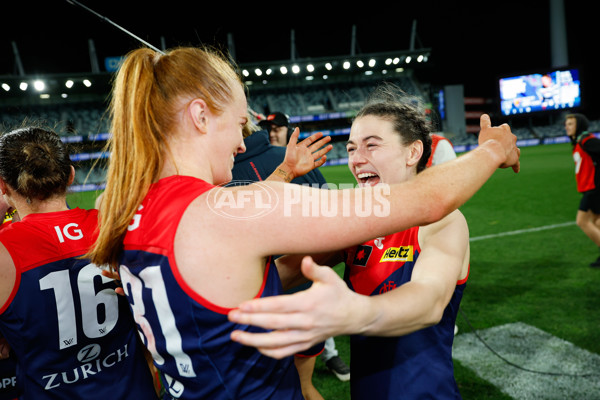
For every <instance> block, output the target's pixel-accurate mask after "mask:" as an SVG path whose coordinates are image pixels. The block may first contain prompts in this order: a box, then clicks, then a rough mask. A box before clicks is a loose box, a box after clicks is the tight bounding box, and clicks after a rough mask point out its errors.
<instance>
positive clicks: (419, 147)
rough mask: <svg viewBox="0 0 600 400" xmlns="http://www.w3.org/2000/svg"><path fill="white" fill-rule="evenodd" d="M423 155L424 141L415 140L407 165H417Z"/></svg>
mask: <svg viewBox="0 0 600 400" xmlns="http://www.w3.org/2000/svg"><path fill="white" fill-rule="evenodd" d="M421 157H423V142H422V141H420V140H415V141H414V142H412V143H411V145H410V148H409V150H408V156H407V159H406V165H408V166H409V167H412V166H414V165H417V164H418V163H419V160H420V159H421Z"/></svg>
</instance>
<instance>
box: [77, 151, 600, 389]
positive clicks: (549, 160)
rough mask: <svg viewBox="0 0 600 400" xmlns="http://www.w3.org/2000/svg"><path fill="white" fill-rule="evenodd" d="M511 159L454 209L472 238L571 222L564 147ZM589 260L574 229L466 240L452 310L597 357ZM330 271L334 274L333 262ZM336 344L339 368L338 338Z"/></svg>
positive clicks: (322, 372) (599, 303)
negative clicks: (544, 335)
mask: <svg viewBox="0 0 600 400" xmlns="http://www.w3.org/2000/svg"><path fill="white" fill-rule="evenodd" d="M521 154H522V156H521V172H520V173H519V174H515V173H513V172H512V170H498V171H497V172H496V173H495V174H494V175H493V176H492V177H491V178H490V180H489V181H488V182H487V183H486V184H485V185H484V186H483V187H482V188H481V190H479V191H478V192H477V193H476V195H475V196H473V198H472V199H470V200H469V201H468V202H467V203H466V204H465V205H464V206H463V207H461V211H462V212H463V214H464V215H465V217H466V218H467V221H468V223H469V229H470V235H471V239H472V240H473V239H477V238H479V237H481V236H484V235H495V234H500V233H504V232H512V231H518V230H527V229H531V228H538V227H545V226H550V225H554V224H563V223H571V222H573V221H574V219H575V213H576V210H577V206H578V203H579V199H580V195H579V194H578V193H577V191H576V189H575V179H574V164H573V161H572V158H571V147H570V145H569V144H555V145H546V146H538V147H526V148H523V149H521ZM321 170H322V172H323V174H324V175H325V177H326V179H327V180H328V182H331V183H337V184H340V183H354V180H353V178H352V176H351V175H350V173H349V171H348V168H347V167H346V166H331V167H323V168H321ZM94 198H95V193H93V192H91V193H78V194H72V195H70V197H69V204H70V205H71V206H76V205H77V206H80V207H84V208H90V207H93V200H94ZM599 254H600V253H599V252H598V249H597V248H596V246H594V245H593V243H592V242H591V241H590V240H589V239H588V238H587V237H586V236H585V235H584V234H583V233H582V232H581V231H580V229H579V228H578V227H577V226H576V225H574V224H569V225H567V226H562V227H556V228H553V229H546V230H540V231H533V232H523V233H520V234H515V235H508V236H500V237H495V238H489V239H481V240H474V241H472V242H471V273H470V276H469V280H468V283H467V288H466V290H465V294H464V298H463V301H462V304H461V311H462V312H464V314H465V315H466V316H467V317H468V320H469V321H470V324H472V326H473V328H474V329H485V328H489V327H493V326H498V325H503V324H507V323H511V322H518V321H521V322H525V323H527V324H529V325H533V326H535V327H537V328H539V329H542V330H544V331H546V332H548V333H550V334H552V335H554V336H557V337H559V338H561V339H564V340H567V341H569V342H572V343H573V344H575V345H576V346H578V347H581V348H583V349H586V350H588V351H591V352H593V353H596V354H600V341H599V340H598V337H599V336H598V329H599V327H600V326H599V325H600V324H599V323H598V321H599V318H598V314H599V313H600V311H599V310H600V295H599V292H600V289H599V288H600V270H596V269H592V268H590V267H589V263H590V262H591V261H593V260H595V259H596V257H598V255H599ZM336 270H337V271H338V273H341V266H337V267H336ZM457 325H458V326H459V335H460V333H461V332H469V331H470V330H471V326H470V325H469V324H468V323H467V321H466V320H465V319H464V317H463V316H462V315H461V314H459V316H458V320H457ZM336 344H337V347H338V350H339V352H340V355H341V357H342V358H343V359H344V360H346V361H347V362H349V361H350V354H349V349H348V338H347V337H338V338H336ZM495 350H496V351H498V352H499V353H502V349H495ZM490 354H491V353H490ZM491 357H493V355H491ZM455 375H456V379H457V381H458V384H459V387H460V390H461V393H462V396H463V398H464V399H508V398H509V397H507V396H506V395H504V394H503V393H502V392H500V390H499V389H497V388H496V387H494V386H493V385H491V384H489V383H488V382H486V381H484V380H482V379H479V378H478V377H477V375H476V374H475V373H474V372H473V371H471V370H470V369H468V368H466V367H463V366H461V365H460V363H458V362H455ZM314 383H315V386H316V387H317V388H318V389H319V390H320V391H321V393H322V394H323V396H324V397H325V399H328V400H329V399H340V400H344V399H349V398H350V396H349V383H348V382H340V381H338V380H337V379H336V378H335V377H334V376H333V375H332V374H331V373H330V372H329V371H328V370H327V369H326V367H325V365H324V364H323V363H322V362H321V360H318V361H317V366H316V370H315V374H314Z"/></svg>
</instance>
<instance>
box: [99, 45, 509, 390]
mask: <svg viewBox="0 0 600 400" xmlns="http://www.w3.org/2000/svg"><path fill="white" fill-rule="evenodd" d="M114 82H115V84H114V88H113V93H112V99H111V106H110V112H111V138H110V140H109V142H108V144H109V148H108V150H109V151H110V154H111V156H110V159H109V165H108V172H107V183H106V189H105V191H104V194H103V199H102V202H101V204H100V213H99V215H100V218H99V219H100V229H99V234H98V239H97V241H96V243H95V244H94V246H93V248H92V249H91V251H90V253H89V256H90V258H91V260H92V261H93V262H95V263H96V264H99V265H104V264H107V265H109V266H110V267H111V268H112V269H114V270H118V273H119V275H120V277H121V280H122V282H123V289H124V292H125V294H126V296H127V299H128V301H129V303H130V308H131V310H132V312H133V315H134V318H135V320H136V322H137V324H138V329H139V332H140V334H141V335H142V336H143V340H144V343H145V344H146V346H147V347H148V350H149V351H150V352H151V353H152V355H153V359H154V364H155V365H156V368H157V369H158V371H159V372H160V374H161V376H162V377H163V381H164V382H165V387H166V389H167V391H168V392H169V393H170V394H171V396H172V397H176V398H179V399H196V398H211V399H231V398H239V399H242V398H243V399H257V400H267V399H286V400H292V399H301V398H302V393H301V390H300V382H299V378H298V373H297V371H296V368H295V367H294V364H293V360H292V359H291V358H290V357H285V358H282V359H274V358H272V357H268V356H264V355H263V354H261V353H260V352H259V351H257V350H256V349H253V348H250V347H248V346H244V345H241V344H239V343H235V342H232V341H231V340H230V333H231V332H232V331H234V330H247V331H255V332H256V331H258V332H262V331H263V330H262V329H260V328H254V327H249V326H244V325H240V324H236V323H232V322H231V321H229V320H228V318H227V315H228V313H229V312H230V311H231V310H232V309H234V308H236V307H237V306H238V305H239V304H240V303H242V302H243V301H245V300H249V299H252V298H263V297H268V296H273V295H277V294H280V293H281V292H282V282H284V281H285V283H286V284H287V283H289V279H288V278H289V277H288V273H287V271H284V270H281V269H279V268H277V269H276V268H272V267H271V263H270V262H269V258H270V256H271V255H273V254H293V253H298V252H305V251H306V252H311V253H313V252H324V251H332V250H335V249H338V248H343V247H347V246H351V245H353V244H356V243H360V242H362V241H365V240H368V239H370V238H372V237H377V236H379V235H385V234H387V233H392V232H397V231H398V230H400V229H406V228H408V227H410V226H414V225H419V224H426V223H431V222H434V221H437V220H439V219H440V218H441V217H442V216H444V215H446V214H448V213H450V212H452V211H453V210H454V209H456V208H457V207H458V206H460V205H461V204H462V203H463V202H464V201H466V200H467V199H468V198H470V197H471V196H472V195H473V194H474V193H475V191H477V190H478V189H479V187H481V185H483V183H484V182H485V181H486V180H487V179H488V178H489V177H490V176H491V175H492V174H493V172H494V171H495V170H496V169H497V168H498V167H512V168H514V169H515V171H516V170H518V166H519V161H518V159H519V151H518V148H517V147H516V146H515V143H516V137H515V136H514V135H513V134H512V133H511V132H510V129H509V128H508V126H505V127H491V123H489V119H488V120H487V122H486V124H484V126H483V130H482V132H481V134H480V146H479V147H478V148H477V149H475V150H473V151H471V152H470V153H467V154H466V155H465V156H463V158H462V160H461V162H449V163H446V164H444V165H442V166H439V167H436V168H435V171H433V170H434V168H432V169H431V171H429V170H428V171H424V172H423V173H422V174H420V175H422V177H423V178H422V179H419V178H415V179H413V180H412V181H410V182H406V183H403V184H398V185H391V186H390V188H389V191H386V190H381V191H380V190H379V189H376V188H369V189H366V188H361V189H352V190H350V191H348V192H346V193H348V195H349V196H348V197H349V198H347V197H346V196H340V195H339V192H341V191H337V190H325V189H318V188H311V187H306V186H300V185H294V184H289V183H283V182H268V181H264V182H258V183H252V184H250V185H245V186H234V187H223V186H222V185H224V184H226V183H228V182H230V181H231V179H232V173H231V169H232V167H233V164H234V159H235V156H236V155H237V154H239V153H243V152H244V151H245V150H246V148H245V145H244V142H243V135H242V132H243V130H244V127H245V126H246V125H247V123H248V119H249V113H248V104H247V100H246V95H245V93H244V88H243V84H242V81H241V79H240V76H239V75H238V74H237V73H236V70H235V68H234V67H233V66H232V65H231V64H230V63H229V62H228V61H227V58H226V57H224V56H223V55H222V54H220V53H217V52H215V51H213V50H211V49H205V48H194V47H181V48H176V49H172V50H169V51H166V52H164V53H163V52H160V53H159V52H156V51H153V50H151V49H146V48H141V49H137V50H134V51H132V52H130V53H129V54H128V55H127V57H125V59H124V61H123V63H122V64H121V66H120V68H119V71H118V73H117V75H116V78H115V80H114ZM429 172H430V173H429ZM275 173H282V171H281V170H280V169H277V170H276V171H275ZM283 174H284V175H287V172H285V171H283ZM378 191H379V193H377V192H378ZM434 191H435V193H433V192H434ZM409 194H410V195H409ZM299 197H300V198H301V197H310V198H311V199H316V200H318V201H323V202H324V203H325V202H326V204H328V205H330V206H334V207H337V208H338V209H339V210H340V213H339V215H336V216H335V217H334V218H328V220H327V222H326V223H323V219H322V217H323V216H322V215H321V214H320V213H319V212H316V213H312V212H310V210H307V208H308V207H306V203H303V202H302V201H299ZM267 200H270V201H267ZM362 200H364V201H365V202H370V204H371V208H370V209H368V210H367V211H369V212H371V211H375V212H377V211H379V210H374V209H375V208H376V207H378V206H381V203H386V204H389V206H390V208H389V210H388V211H389V213H387V214H386V215H385V216H382V217H381V218H377V222H376V223H374V222H373V220H371V219H367V218H363V216H362V215H361V214H360V212H361V211H362V210H360V208H361V205H363V203H361V204H359V201H362ZM367 207H368V206H367ZM384 208H385V205H384ZM344 210H345V211H344ZM317 211H318V210H317ZM293 272H294V274H295V272H296V271H293ZM325 339H326V337H323V338H321V341H323V340H325ZM313 344H314V343H313ZM308 347H309V346H307V347H304V348H302V349H298V351H300V350H305V349H306V348H308ZM291 354H293V353H291Z"/></svg>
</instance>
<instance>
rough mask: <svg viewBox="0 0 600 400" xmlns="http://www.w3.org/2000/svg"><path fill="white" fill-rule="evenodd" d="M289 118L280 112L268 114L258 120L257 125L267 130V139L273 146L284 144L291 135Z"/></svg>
mask: <svg viewBox="0 0 600 400" xmlns="http://www.w3.org/2000/svg"><path fill="white" fill-rule="evenodd" d="M289 124H290V119H289V118H288V116H287V115H285V114H284V113H282V112H279V111H278V112H274V113H272V114H269V115H268V116H267V118H266V119H264V120H262V121H260V122H259V124H258V125H259V126H260V127H261V128H263V129H265V130H266V131H267V132H269V140H270V141H271V144H272V145H274V146H284V147H285V146H286V145H287V143H288V141H289V139H290V135H291V132H290V131H291V129H289Z"/></svg>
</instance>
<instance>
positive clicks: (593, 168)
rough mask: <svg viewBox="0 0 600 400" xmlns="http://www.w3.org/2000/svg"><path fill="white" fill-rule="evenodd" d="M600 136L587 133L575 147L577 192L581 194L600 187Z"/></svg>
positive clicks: (579, 139) (580, 137)
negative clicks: (599, 180)
mask: <svg viewBox="0 0 600 400" xmlns="http://www.w3.org/2000/svg"><path fill="white" fill-rule="evenodd" d="M599 138H600V135H599V134H598V133H591V132H585V133H583V134H582V135H581V136H579V138H578V139H577V142H575V146H573V161H574V162H575V180H576V182H577V191H578V192H580V193H583V192H587V191H589V190H594V189H596V188H598V187H599V182H597V181H598V179H600V172H598V171H597V168H598V162H599V161H600V140H599Z"/></svg>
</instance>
